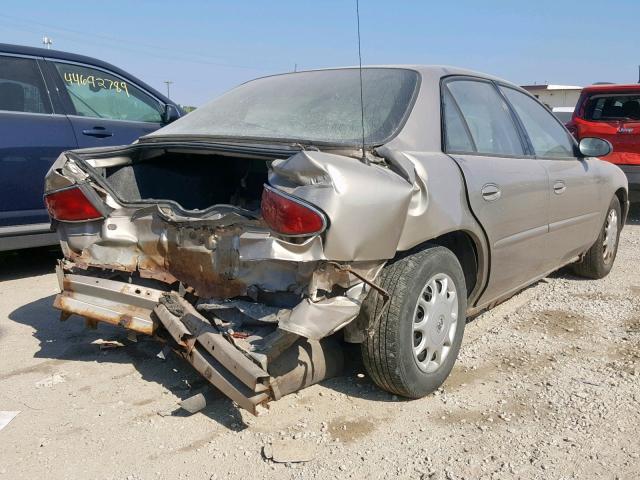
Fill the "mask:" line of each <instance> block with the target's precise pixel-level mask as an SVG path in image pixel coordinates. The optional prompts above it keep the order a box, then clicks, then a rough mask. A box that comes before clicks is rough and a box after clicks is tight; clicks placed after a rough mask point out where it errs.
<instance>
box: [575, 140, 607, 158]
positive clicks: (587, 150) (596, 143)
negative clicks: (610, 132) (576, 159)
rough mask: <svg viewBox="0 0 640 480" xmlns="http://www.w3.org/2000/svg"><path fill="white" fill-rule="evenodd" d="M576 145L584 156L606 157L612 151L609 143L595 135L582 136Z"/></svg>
mask: <svg viewBox="0 0 640 480" xmlns="http://www.w3.org/2000/svg"><path fill="white" fill-rule="evenodd" d="M578 147H579V148H580V153H581V154H582V155H583V156H584V157H606V156H607V155H609V154H610V153H611V152H612V151H613V145H611V143H609V142H608V141H607V140H603V139H602V138H595V137H586V138H583V139H582V140H580V143H579V145H578Z"/></svg>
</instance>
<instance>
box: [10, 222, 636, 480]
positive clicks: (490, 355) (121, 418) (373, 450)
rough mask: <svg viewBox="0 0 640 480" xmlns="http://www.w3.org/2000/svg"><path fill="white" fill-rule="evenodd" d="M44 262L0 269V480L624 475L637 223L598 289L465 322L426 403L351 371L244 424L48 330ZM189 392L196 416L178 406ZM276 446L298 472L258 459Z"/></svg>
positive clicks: (515, 304)
mask: <svg viewBox="0 0 640 480" xmlns="http://www.w3.org/2000/svg"><path fill="white" fill-rule="evenodd" d="M53 259H54V256H53V255H51V254H47V253H46V252H43V251H28V252H23V253H22V254H21V255H20V256H13V257H11V256H10V257H3V258H0V262H1V263H0V410H20V411H21V413H20V414H19V415H18V416H17V417H16V418H15V419H14V420H13V421H12V422H11V423H10V424H9V425H8V426H7V427H6V428H5V429H4V430H2V431H1V432H0V479H11V480H13V479H33V478H40V477H46V478H50V479H59V478H60V479H62V478H64V479H83V480H86V479H131V480H139V479H145V480H146V479H183V478H184V479H205V480H209V479H222V478H246V477H251V478H272V477H274V478H329V477H334V478H389V477H398V478H423V479H462V478H467V479H477V478H496V479H501V478H505V479H506V478H523V479H538V478H539V479H550V478H553V479H560V478H585V479H586V478H589V479H593V478H611V479H615V478H620V479H637V478H639V477H640V442H639V441H638V437H637V436H638V434H637V430H638V428H639V427H640V271H639V265H640V211H638V210H637V211H635V212H634V213H632V218H631V219H630V225H629V226H627V227H626V228H625V230H624V231H623V234H622V237H621V244H620V251H619V253H618V258H617V261H616V265H615V267H614V269H613V271H612V272H611V274H610V275H609V276H608V277H607V278H605V279H603V280H599V281H585V280H582V279H579V278H577V277H574V276H572V275H571V274H570V273H569V272H567V271H561V272H558V273H556V274H554V275H552V276H551V277H549V278H546V279H544V280H542V281H541V282H538V283H537V284H536V285H534V286H532V287H530V288H528V289H527V290H525V291H523V292H522V293H520V294H519V295H517V296H516V297H514V298H512V299H510V300H509V301H507V302H505V303H503V304H502V305H500V306H498V307H497V308H495V309H493V310H492V311H490V312H487V313H485V314H483V315H481V316H479V317H477V318H476V319H475V320H474V321H473V322H471V323H470V324H469V325H468V326H467V330H466V337H465V341H464V344H463V347H462V352H461V356H460V358H459V360H458V363H457V365H456V367H455V369H454V371H453V373H452V375H451V377H450V378H449V379H448V380H447V382H446V384H445V385H444V387H443V388H442V389H440V390H439V391H438V392H436V393H435V394H433V395H431V396H429V397H427V398H424V399H421V400H415V401H406V400H403V399H401V398H397V397H395V396H392V395H388V394H386V393H384V392H382V391H380V390H378V389H377V388H376V387H375V386H374V385H372V384H371V382H370V381H369V379H368V378H367V377H366V375H364V374H363V373H362V367H361V366H358V365H357V363H354V365H353V367H352V371H351V372H350V373H349V374H347V375H346V376H344V377H340V378H336V379H332V380H329V381H326V382H323V383H322V384H321V385H316V386H313V387H311V388H309V389H306V390H304V391H302V392H299V393H298V394H295V395H291V396H288V397H285V398H283V399H282V400H280V401H279V402H275V403H273V404H272V406H271V409H270V411H269V412H268V413H267V414H265V415H263V416H259V417H253V416H251V415H250V414H248V413H246V412H242V411H238V410H237V409H235V408H234V407H233V405H232V404H231V402H229V401H228V400H226V399H225V398H223V397H221V396H220V395H219V394H216V393H215V392H213V391H211V390H209V389H208V388H207V387H206V385H204V384H203V382H202V381H201V380H200V379H199V378H198V377H197V376H196V375H195V374H194V373H193V372H192V371H191V369H190V367H189V365H187V364H185V363H182V362H181V361H179V360H178V359H176V358H169V359H168V360H167V361H166V362H162V361H161V360H159V359H158V358H156V353H157V352H158V351H159V346H158V345H157V344H155V343H154V342H152V341H143V340H141V341H139V342H138V343H132V342H130V341H128V340H127V339H126V335H125V334H124V333H123V332H122V331H120V330H118V329H115V328H111V327H109V326H105V325H101V326H100V327H99V329H98V330H85V329H84V327H83V323H82V321H81V320H80V319H77V318H72V319H70V320H68V321H67V322H65V323H59V322H58V320H57V317H58V315H57V313H56V312H55V311H54V310H53V309H52V308H51V303H52V300H53V296H54V294H55V293H56V290H57V286H56V280H55V276H54V275H53V274H52V273H49V272H50V271H51V269H52V266H53V263H54V260H53ZM98 339H108V340H114V339H115V340H119V341H121V342H122V343H123V344H125V346H124V347H121V348H117V349H114V350H100V348H99V346H98V345H95V344H92V343H91V342H92V341H95V340H98ZM201 391H204V392H206V395H207V397H208V401H209V403H208V405H207V407H206V408H205V410H203V411H201V412H199V413H197V414H194V415H191V416H189V415H188V414H185V413H184V412H183V411H182V410H180V409H178V408H177V405H176V403H177V402H178V401H179V400H180V399H181V398H186V397H189V396H191V395H193V394H194V393H196V392H201ZM282 440H288V441H289V444H293V447H294V450H295V454H296V455H299V454H300V452H303V451H307V452H308V451H311V453H310V454H309V455H311V456H312V457H314V458H313V459H312V460H310V461H309V462H306V463H288V464H287V463H275V462H273V461H271V460H266V459H265V458H264V451H265V448H266V451H267V452H269V451H270V450H273V451H274V452H276V453H277V451H279V450H280V448H281V446H282V443H281V441H282ZM272 444H273V446H272Z"/></svg>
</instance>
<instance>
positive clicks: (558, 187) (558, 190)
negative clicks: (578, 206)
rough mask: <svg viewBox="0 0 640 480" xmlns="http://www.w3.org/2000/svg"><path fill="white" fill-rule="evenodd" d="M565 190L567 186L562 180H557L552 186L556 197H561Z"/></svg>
mask: <svg viewBox="0 0 640 480" xmlns="http://www.w3.org/2000/svg"><path fill="white" fill-rule="evenodd" d="M566 189H567V185H566V184H565V183H564V182H563V181H562V180H557V181H556V183H554V184H553V192H554V193H555V194H556V195H562V194H563V193H564V191H565V190H566Z"/></svg>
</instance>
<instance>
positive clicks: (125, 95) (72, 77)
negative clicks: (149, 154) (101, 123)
mask: <svg viewBox="0 0 640 480" xmlns="http://www.w3.org/2000/svg"><path fill="white" fill-rule="evenodd" d="M55 65H56V68H57V70H58V73H59V74H60V76H61V77H62V81H63V83H64V86H65V88H66V89H67V93H68V94H69V97H70V99H71V102H72V103H73V107H74V108H75V111H76V115H80V116H83V117H95V118H108V119H111V120H128V121H132V122H152V123H160V122H161V121H162V113H161V112H162V107H161V105H160V103H159V102H158V101H156V100H155V99H154V98H152V97H150V96H149V95H147V94H146V93H144V92H143V91H142V90H140V89H139V88H138V87H136V86H135V85H132V84H131V83H130V82H129V81H127V80H124V79H122V78H120V77H116V76H114V75H110V74H108V73H107V72H104V71H102V70H97V69H93V68H88V67H84V66H81V65H72V64H68V63H56V64H55Z"/></svg>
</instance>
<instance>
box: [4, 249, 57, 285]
mask: <svg viewBox="0 0 640 480" xmlns="http://www.w3.org/2000/svg"><path fill="white" fill-rule="evenodd" d="M61 257H62V252H61V251H60V248H59V247H57V246H56V247H43V248H27V249H24V250H14V251H10V252H0V282H4V281H9V280H18V279H20V278H26V277H33V276H37V275H45V274H47V273H52V272H53V271H54V270H55V268H56V263H57V261H58V258H61Z"/></svg>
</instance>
